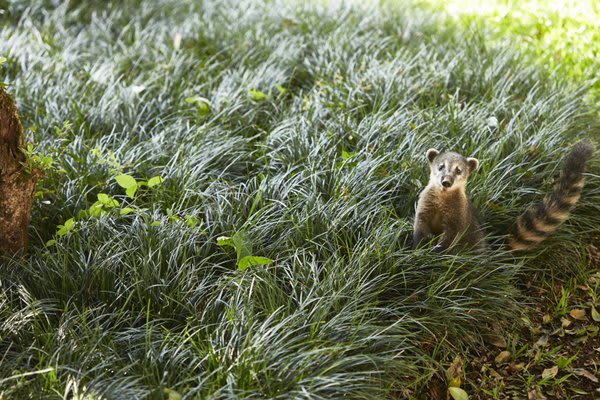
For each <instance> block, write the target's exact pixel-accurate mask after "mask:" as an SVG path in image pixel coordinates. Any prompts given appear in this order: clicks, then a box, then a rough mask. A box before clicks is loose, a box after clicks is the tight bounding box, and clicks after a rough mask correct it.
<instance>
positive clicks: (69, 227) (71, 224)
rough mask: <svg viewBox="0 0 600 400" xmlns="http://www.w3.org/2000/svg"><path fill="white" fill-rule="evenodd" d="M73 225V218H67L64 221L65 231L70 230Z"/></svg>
mask: <svg viewBox="0 0 600 400" xmlns="http://www.w3.org/2000/svg"><path fill="white" fill-rule="evenodd" d="M73 227H75V219H73V218H69V219H68V220H66V221H65V229H66V230H67V231H70V230H71V229H73Z"/></svg>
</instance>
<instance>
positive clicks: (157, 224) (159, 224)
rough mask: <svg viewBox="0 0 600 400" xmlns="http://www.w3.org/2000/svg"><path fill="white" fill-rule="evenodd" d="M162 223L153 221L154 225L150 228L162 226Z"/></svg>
mask: <svg viewBox="0 0 600 400" xmlns="http://www.w3.org/2000/svg"><path fill="white" fill-rule="evenodd" d="M161 225H162V223H161V222H160V221H152V223H151V224H150V226H161Z"/></svg>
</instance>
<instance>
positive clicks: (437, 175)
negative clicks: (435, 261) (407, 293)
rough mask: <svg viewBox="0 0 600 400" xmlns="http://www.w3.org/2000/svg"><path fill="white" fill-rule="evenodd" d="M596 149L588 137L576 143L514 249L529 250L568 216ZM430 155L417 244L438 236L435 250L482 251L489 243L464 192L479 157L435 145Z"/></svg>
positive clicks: (523, 222)
mask: <svg viewBox="0 0 600 400" xmlns="http://www.w3.org/2000/svg"><path fill="white" fill-rule="evenodd" d="M593 152H594V146H593V145H592V144H591V143H590V142H588V141H584V142H579V143H577V144H576V145H575V146H574V147H573V149H572V150H571V152H570V153H569V154H568V155H567V157H566V158H565V160H564V162H563V166H562V169H561V172H560V177H559V179H558V181H557V183H556V184H555V185H554V188H553V190H552V192H550V193H549V194H548V195H547V196H546V198H545V199H544V201H543V202H542V203H540V204H538V205H537V206H536V207H534V208H532V209H529V210H527V211H526V212H525V213H523V215H521V216H520V217H519V218H518V219H517V223H516V226H515V229H514V234H513V235H512V236H511V237H510V239H509V242H508V248H509V249H510V250H514V251H517V250H527V249H529V248H531V247H533V246H535V245H537V244H539V243H540V242H541V241H542V240H544V239H545V238H546V237H547V236H548V235H549V234H550V233H552V232H554V231H555V230H556V229H557V228H558V226H559V225H560V224H561V223H562V222H564V221H565V220H566V219H567V217H568V216H569V212H570V211H571V209H572V208H573V207H574V206H575V204H576V203H577V201H578V200H579V197H580V195H581V190H582V189H583V184H584V177H583V172H584V169H585V163H586V162H587V160H588V159H589V158H590V157H591V156H592V153H593ZM426 155H427V160H428V161H429V167H430V170H431V173H430V177H429V184H428V185H427V186H426V187H425V189H423V191H422V192H421V194H420V196H419V201H418V203H417V210H416V215H415V223H414V235H413V248H416V247H418V246H419V244H423V243H424V242H428V241H430V240H431V239H432V238H433V237H434V236H439V239H438V240H437V243H436V246H435V247H434V249H436V250H440V251H445V250H448V249H452V250H454V251H456V250H461V249H464V248H472V249H475V250H483V249H484V248H485V247H486V241H485V232H484V231H483V229H482V226H481V222H480V220H479V217H478V215H477V210H476V209H475V208H474V207H473V205H472V204H471V200H470V199H469V197H468V195H467V193H466V183H467V180H468V178H469V176H470V175H471V174H472V173H473V172H474V171H475V170H476V169H477V167H478V166H479V161H478V160H477V159H475V158H471V157H463V156H462V155H460V154H457V153H452V152H444V153H441V152H439V151H438V150H436V149H429V150H427V154H426Z"/></svg>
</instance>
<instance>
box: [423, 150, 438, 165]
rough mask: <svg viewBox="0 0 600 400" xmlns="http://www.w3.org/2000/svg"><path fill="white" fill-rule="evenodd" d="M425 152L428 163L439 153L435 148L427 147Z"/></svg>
mask: <svg viewBox="0 0 600 400" xmlns="http://www.w3.org/2000/svg"><path fill="white" fill-rule="evenodd" d="M426 154H427V159H428V160H429V163H432V162H433V159H434V158H435V157H437V155H438V154H440V152H439V151H437V150H436V149H429V150H427V153H426Z"/></svg>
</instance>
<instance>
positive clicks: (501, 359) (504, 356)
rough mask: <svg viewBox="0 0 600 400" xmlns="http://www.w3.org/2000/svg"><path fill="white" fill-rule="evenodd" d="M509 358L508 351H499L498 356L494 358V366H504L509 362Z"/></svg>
mask: <svg viewBox="0 0 600 400" xmlns="http://www.w3.org/2000/svg"><path fill="white" fill-rule="evenodd" d="M510 356H511V353H510V351H507V350H505V351H501V352H500V354H498V355H497V356H496V358H495V359H494V361H495V362H496V364H504V363H506V362H507V361H508V360H510Z"/></svg>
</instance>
